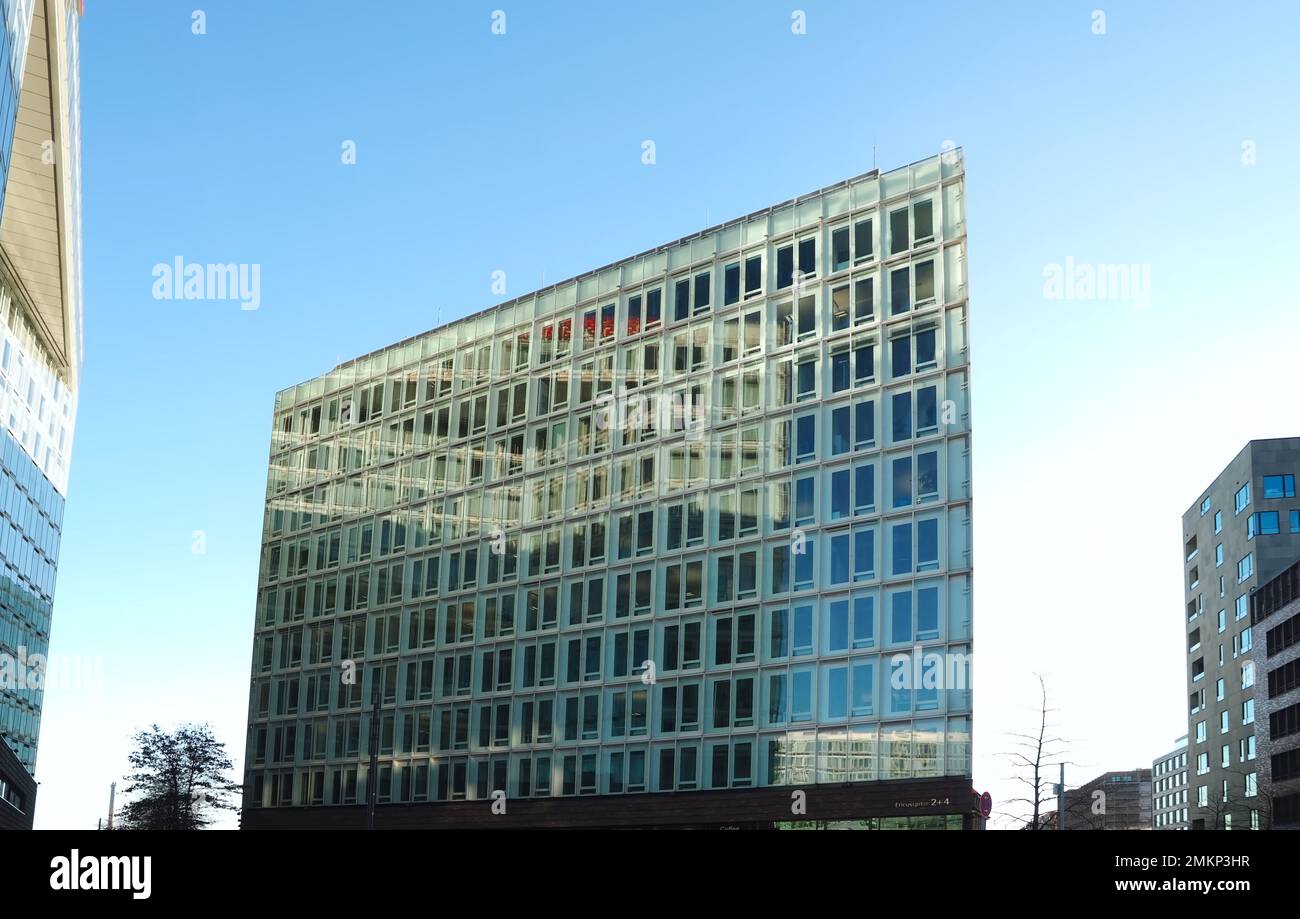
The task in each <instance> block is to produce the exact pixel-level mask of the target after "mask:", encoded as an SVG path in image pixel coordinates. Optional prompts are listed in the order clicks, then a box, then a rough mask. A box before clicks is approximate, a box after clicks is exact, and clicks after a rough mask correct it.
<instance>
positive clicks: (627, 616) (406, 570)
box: [243, 150, 972, 827]
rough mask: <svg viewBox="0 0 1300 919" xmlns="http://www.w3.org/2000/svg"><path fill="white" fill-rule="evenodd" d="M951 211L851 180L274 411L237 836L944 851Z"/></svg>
mask: <svg viewBox="0 0 1300 919" xmlns="http://www.w3.org/2000/svg"><path fill="white" fill-rule="evenodd" d="M963 188H964V172H963V166H962V157H961V152H960V150H955V151H951V152H948V153H945V154H943V155H942V156H936V157H932V158H930V159H927V160H924V161H922V162H919V163H916V164H914V165H912V166H908V167H905V168H902V169H898V170H896V171H893V172H888V173H884V174H881V173H879V172H872V173H869V174H867V175H864V176H859V177H857V178H855V179H851V180H848V181H845V182H842V183H839V184H837V185H834V186H831V187H828V188H825V189H822V190H820V191H817V192H814V193H812V194H808V195H804V196H802V197H800V198H797V199H795V200H792V201H787V202H784V203H782V204H779V205H775V206H773V207H769V208H766V209H764V210H762V211H759V212H756V213H754V214H750V215H749V216H746V217H743V218H740V219H737V220H733V221H730V222H728V223H726V224H723V225H721V226H717V227H712V228H710V229H707V230H703V231H701V232H698V233H695V234H693V235H691V236H689V237H686V238H683V239H680V240H678V241H676V242H673V243H670V244H667V245H664V246H660V247H658V248H656V249H654V250H651V251H649V252H645V253H642V254H640V255H637V256H634V257H632V258H629V259H626V260H623V261H621V262H618V263H617V264H614V265H610V266H607V267H605V268H601V269H598V270H596V271H592V272H590V273H588V274H585V275H583V276H581V277H578V278H574V279H572V280H569V281H565V282H562V283H560V284H557V285H554V286H552V287H549V288H547V289H545V290H541V291H538V292H535V293H532V294H528V295H526V296H523V297H519V298H517V299H515V300H511V301H509V302H507V303H503V304H501V305H499V306H496V307H493V308H490V309H488V310H485V311H483V312H480V313H477V314H475V315H472V316H469V317H468V318H465V319H462V320H460V321H458V322H455V323H452V324H450V325H447V326H444V327H442V328H439V329H435V330H433V331H431V332H428V333H426V334H424V335H420V336H417V337H415V338H412V339H409V340H407V341H404V342H400V343H398V344H396V345H393V346H392V347H389V348H385V349H383V350H380V351H377V352H375V353H372V354H369V355H366V356H364V357H361V358H358V359H356V360H353V361H350V362H348V363H345V364H343V365H341V366H339V367H337V368H335V369H334V370H333V371H331V372H329V373H327V374H326V375H324V376H322V377H319V378H317V379H315V380H311V381H309V382H306V383H303V384H301V385H298V386H296V387H293V388H290V389H287V390H285V391H283V392H281V393H280V394H279V395H278V396H277V398H276V405H275V413H274V422H273V423H274V429H273V434H272V444H271V456H270V474H269V477H268V482H267V494H266V507H265V525H264V533H263V551H262V561H261V571H260V574H259V582H258V597H257V609H256V624H255V631H254V636H255V637H254V649H253V660H252V679H251V694H250V700H249V731H248V748H247V756H246V764H247V765H246V769H247V775H246V782H245V812H244V816H243V821H244V825H245V826H246V827H266V826H290V825H293V826H310V825H337V826H355V825H358V821H362V820H363V818H361V817H359V816H358V815H359V814H360V813H361V812H362V811H364V810H365V808H364V807H363V805H364V804H366V802H367V800H368V796H369V795H371V794H372V793H373V795H374V798H375V801H376V804H377V808H376V812H377V818H376V819H377V820H379V821H380V823H382V824H384V825H390V826H396V825H407V826H432V825H473V824H474V822H475V821H477V820H483V819H491V818H490V817H489V813H490V812H489V809H488V804H487V802H490V801H494V800H497V801H499V802H501V804H502V809H504V810H505V811H506V812H507V813H508V814H510V815H514V817H515V818H517V819H518V820H520V821H521V825H537V826H541V825H614V824H621V825H627V824H628V817H627V815H628V814H629V813H631V814H633V815H634V817H633V822H635V823H637V824H639V825H655V824H664V825H730V824H744V825H768V826H771V825H777V824H782V825H784V823H785V822H788V821H791V820H795V821H796V822H798V821H800V819H801V813H800V812H795V814H794V816H792V814H791V810H790V801H791V793H790V789H792V788H793V789H801V790H803V791H804V794H805V795H806V797H807V801H808V804H807V807H808V809H807V811H806V814H807V817H808V818H809V819H813V820H820V821H823V822H824V821H839V823H837V824H836V825H872V826H876V825H888V826H894V825H907V824H908V821H909V820H911V821H915V825H925V826H939V827H946V826H952V825H957V826H960V825H962V821H963V819H964V818H965V816H966V815H969V813H970V811H971V800H970V771H971V691H970V652H971V639H972V632H971V579H972V561H971V482H970V479H971V476H970V469H971V458H970V412H969V401H970V377H969V353H968V326H967V298H966V261H965V251H966V237H965V201H964V196H963ZM819 786H822V787H825V788H826V789H830V788H832V787H834V788H835V789H836V792H835V800H836V802H838V803H837V804H836V806H835V808H833V809H832V808H829V807H825V806H824V807H821V809H819V808H818V807H817V806H815V804H814V802H817V803H821V802H824V801H825V802H829V800H830V792H829V790H828V791H827V792H826V793H825V794H823V793H821V792H819V791H818V790H817V789H818V787H819ZM846 789H847V791H846ZM667 792H692V793H693V794H692V795H687V796H683V795H674V796H671V798H670V797H669V796H666V795H664V794H661V793H667ZM633 798H635V801H636V802H637V803H636V805H635V807H633V806H632V803H631V799H633ZM669 800H671V801H672V802H674V803H673V805H672V806H671V807H670V806H668V803H667V802H668V801H669ZM479 802H481V803H479ZM507 802H508V804H507ZM693 802H694V803H693ZM697 805H698V806H697ZM629 808H631V810H629ZM693 808H694V810H693ZM877 818H880V820H886V822H885V823H880V822H879V821H878V820H877ZM929 818H935V819H929ZM949 818H951V819H949ZM529 821H531V823H529ZM854 821H858V822H860V823H858V824H855V823H854ZM862 821H866V822H865V823H861V822H862ZM872 821H876V822H872Z"/></svg>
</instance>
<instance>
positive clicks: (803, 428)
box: [795, 415, 817, 459]
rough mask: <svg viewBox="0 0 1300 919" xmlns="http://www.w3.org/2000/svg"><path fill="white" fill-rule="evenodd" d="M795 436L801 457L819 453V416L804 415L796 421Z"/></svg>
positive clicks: (804, 457)
mask: <svg viewBox="0 0 1300 919" xmlns="http://www.w3.org/2000/svg"><path fill="white" fill-rule="evenodd" d="M795 438H796V443H797V453H798V456H799V458H801V459H806V458H808V457H812V456H816V455H817V416H816V415H804V416H802V417H801V418H799V419H798V420H797V421H796V422H795Z"/></svg>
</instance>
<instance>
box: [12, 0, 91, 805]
mask: <svg viewBox="0 0 1300 919" xmlns="http://www.w3.org/2000/svg"><path fill="white" fill-rule="evenodd" d="M0 13H2V14H3V19H4V23H3V26H4V28H3V30H2V31H3V35H2V36H0V67H3V69H4V74H3V78H2V79H0V154H2V156H0V178H3V180H4V188H5V192H4V197H3V209H2V210H0V457H2V460H0V563H2V564H3V571H2V572H0V574H2V575H3V577H2V578H0V667H2V668H3V669H0V673H3V674H4V675H5V676H4V679H0V736H2V737H3V739H4V741H5V744H6V746H7V748H8V749H6V750H4V751H0V791H2V792H3V794H0V826H28V827H30V826H31V819H32V807H33V806H34V803H35V789H36V786H35V784H34V783H33V782H31V775H32V774H34V773H35V770H36V752H37V742H38V739H39V735H40V721H41V705H42V701H43V696H44V691H43V688H42V683H41V680H40V678H39V670H40V666H39V664H37V663H36V662H37V661H43V660H44V659H46V657H47V655H48V653H49V644H50V629H51V614H52V608H53V601H54V582H55V572H56V568H57V564H58V553H59V539H60V533H61V528H62V521H63V508H64V503H65V500H66V495H67V487H68V467H69V462H70V459H71V454H72V436H73V429H74V426H75V419H76V406H77V387H78V377H79V372H80V364H81V168H80V118H79V114H78V111H79V105H80V103H79V99H78V93H77V82H78V77H77V70H78V66H79V65H78V47H79V46H78V32H79V11H78V7H77V4H76V3H75V2H70V0H0ZM20 767H21V770H22V771H24V772H25V773H26V775H17V774H16V772H17V771H19V769H20Z"/></svg>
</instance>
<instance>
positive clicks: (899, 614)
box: [889, 590, 912, 644]
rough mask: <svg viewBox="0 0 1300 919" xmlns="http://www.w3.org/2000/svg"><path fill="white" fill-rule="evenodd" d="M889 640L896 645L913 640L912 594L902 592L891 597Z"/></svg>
mask: <svg viewBox="0 0 1300 919" xmlns="http://www.w3.org/2000/svg"><path fill="white" fill-rule="evenodd" d="M889 640H890V641H891V642H893V643H894V644H898V643H900V642H905V641H911V640H912V592H911V591H910V590H900V591H899V592H898V593H896V594H894V595H893V596H892V597H890V611H889Z"/></svg>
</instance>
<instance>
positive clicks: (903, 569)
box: [890, 523, 912, 574]
mask: <svg viewBox="0 0 1300 919" xmlns="http://www.w3.org/2000/svg"><path fill="white" fill-rule="evenodd" d="M890 536H891V539H892V543H893V548H894V553H893V556H894V564H893V566H892V567H891V568H890V574H911V573H912V525H911V524H910V523H896V524H894V525H893V527H892V529H891V531H890Z"/></svg>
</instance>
